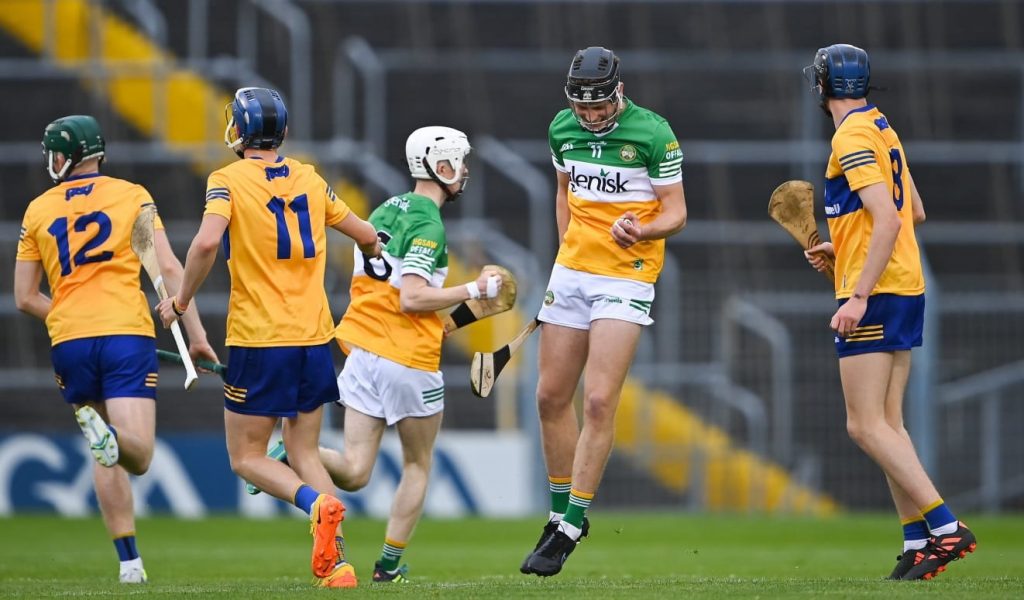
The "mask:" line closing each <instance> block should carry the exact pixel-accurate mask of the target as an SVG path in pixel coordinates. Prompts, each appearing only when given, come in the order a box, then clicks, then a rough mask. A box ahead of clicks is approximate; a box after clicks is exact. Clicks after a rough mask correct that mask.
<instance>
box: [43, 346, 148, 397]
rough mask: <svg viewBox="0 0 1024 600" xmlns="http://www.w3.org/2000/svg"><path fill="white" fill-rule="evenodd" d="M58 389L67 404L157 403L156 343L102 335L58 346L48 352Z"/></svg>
mask: <svg viewBox="0 0 1024 600" xmlns="http://www.w3.org/2000/svg"><path fill="white" fill-rule="evenodd" d="M50 359H51V360H52V361H53V372H54V376H55V377H56V378H57V387H59V388H60V391H61V394H63V395H64V401H65V402H67V403H68V404H84V403H86V402H102V401H104V400H107V399H108V398H152V399H154V400H155V399H156V383H157V363H156V340H154V339H153V338H151V337H146V336H144V335H105V336H100V337H91V338H80V339H77V340H68V341H66V342H61V343H59V344H57V345H56V346H54V347H53V348H52V349H51V350H50Z"/></svg>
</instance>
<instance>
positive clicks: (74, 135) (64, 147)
mask: <svg viewBox="0 0 1024 600" xmlns="http://www.w3.org/2000/svg"><path fill="white" fill-rule="evenodd" d="M58 152H59V153H60V154H62V155H64V158H65V159H66V160H65V162H64V166H63V167H61V169H60V170H59V171H55V170H54V165H53V163H54V158H55V157H56V154H57V153H58ZM105 154H106V141H105V140H104V139H103V133H102V132H101V131H100V124H99V123H98V122H97V121H96V119H95V118H94V117H92V116H90V115H71V116H67V117H61V118H59V119H57V120H56V121H54V122H52V123H50V124H49V125H47V126H46V130H45V131H43V156H45V157H46V172H47V173H49V175H50V179H52V180H53V182H54V183H60V182H61V181H64V179H66V178H67V176H68V174H69V173H71V172H72V171H74V170H75V167H77V166H78V165H79V164H81V163H82V161H84V160H89V159H91V158H99V159H100V163H102V162H103V157H104V155H105Z"/></svg>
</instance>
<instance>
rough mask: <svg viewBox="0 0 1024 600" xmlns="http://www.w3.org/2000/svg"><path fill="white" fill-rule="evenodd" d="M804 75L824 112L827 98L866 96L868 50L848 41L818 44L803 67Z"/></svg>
mask: <svg viewBox="0 0 1024 600" xmlns="http://www.w3.org/2000/svg"><path fill="white" fill-rule="evenodd" d="M804 75H805V77H807V79H808V80H809V81H810V82H811V89H812V91H815V92H817V94H818V98H819V101H820V102H821V107H822V108H823V109H825V112H826V113H827V112H829V111H828V105H827V99H828V98H850V99H860V98H866V97H867V95H868V92H870V91H871V90H872V89H873V88H872V87H871V62H870V61H869V60H868V53H867V52H865V51H864V50H863V49H861V48H858V47H856V46H851V45H849V44H833V45H831V46H828V47H826V48H818V51H817V52H815V54H814V63H813V64H811V65H808V66H807V67H804Z"/></svg>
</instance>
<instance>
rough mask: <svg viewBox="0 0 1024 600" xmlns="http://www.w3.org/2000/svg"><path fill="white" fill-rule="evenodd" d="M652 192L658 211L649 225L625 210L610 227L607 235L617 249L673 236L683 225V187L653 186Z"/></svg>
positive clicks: (684, 209)
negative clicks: (655, 196) (658, 205)
mask: <svg viewBox="0 0 1024 600" xmlns="http://www.w3.org/2000/svg"><path fill="white" fill-rule="evenodd" d="M652 187H653V188H654V193H655V194H657V196H658V200H659V201H660V202H661V212H660V213H659V214H658V216H657V217H655V218H654V220H652V221H650V222H649V223H641V222H640V219H639V218H638V217H637V216H636V215H635V214H634V213H632V212H630V211H627V212H625V213H623V214H622V216H621V217H619V218H618V219H617V220H616V221H615V223H613V224H612V229H611V234H612V238H613V239H614V240H615V243H616V244H618V245H619V247H621V248H629V247H630V246H632V245H633V244H635V243H637V242H639V241H643V240H660V239H664V238H667V237H669V236H671V235H674V234H676V233H678V232H679V231H681V230H682V229H683V227H685V226H686V196H685V194H684V192H683V184H682V183H681V182H680V183H674V184H672V185H655V186H652Z"/></svg>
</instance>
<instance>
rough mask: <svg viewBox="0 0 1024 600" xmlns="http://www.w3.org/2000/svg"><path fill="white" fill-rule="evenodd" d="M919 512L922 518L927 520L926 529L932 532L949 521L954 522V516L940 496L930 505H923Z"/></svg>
mask: <svg viewBox="0 0 1024 600" xmlns="http://www.w3.org/2000/svg"><path fill="white" fill-rule="evenodd" d="M921 514H922V515H924V520H925V521H927V522H928V530H929V531H930V532H932V534H934V533H935V531H936V530H937V529H941V528H942V527H945V526H947V525H949V524H950V523H956V517H955V516H953V512H952V511H951V510H949V508H947V507H946V503H945V502H943V501H942V499H941V498H939V499H938V500H936V501H935V502H933V503H932V504H931V505H930V506H927V507H925V509H924V510H922V511H921Z"/></svg>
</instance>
